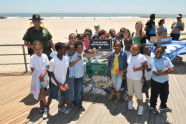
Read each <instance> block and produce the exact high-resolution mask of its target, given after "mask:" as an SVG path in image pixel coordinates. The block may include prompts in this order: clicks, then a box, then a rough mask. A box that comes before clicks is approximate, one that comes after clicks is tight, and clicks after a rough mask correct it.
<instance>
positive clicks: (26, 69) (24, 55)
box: [22, 45, 28, 72]
mask: <svg viewBox="0 0 186 124" xmlns="http://www.w3.org/2000/svg"><path fill="white" fill-rule="evenodd" d="M22 48H23V57H24V63H25V71H26V72H28V68H27V61H26V54H25V47H24V45H22Z"/></svg>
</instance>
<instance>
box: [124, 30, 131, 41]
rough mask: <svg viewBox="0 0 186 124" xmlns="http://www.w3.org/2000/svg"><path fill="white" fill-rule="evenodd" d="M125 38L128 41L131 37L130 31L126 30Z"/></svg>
mask: <svg viewBox="0 0 186 124" xmlns="http://www.w3.org/2000/svg"><path fill="white" fill-rule="evenodd" d="M123 36H124V39H127V38H129V37H130V31H129V29H125V31H124V34H123Z"/></svg>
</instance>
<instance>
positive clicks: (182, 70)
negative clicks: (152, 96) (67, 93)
mask: <svg viewBox="0 0 186 124" xmlns="http://www.w3.org/2000/svg"><path fill="white" fill-rule="evenodd" d="M30 80H31V76H30V75H24V76H1V77H0V124H6V123H12V124H15V123H17V124H21V123H41V124H46V123H49V124H50V123H52V124H53V123H55V124H65V123H72V124H76V123H78V124H128V123H129V124H169V123H171V124H185V123H186V84H185V83H186V56H185V57H184V62H183V63H181V64H179V65H176V68H175V72H174V74H171V75H170V82H169V83H170V95H169V100H168V106H169V107H171V108H172V109H173V112H172V113H160V114H152V113H150V112H149V111H148V109H147V104H145V105H144V106H145V111H144V115H143V116H137V115H136V109H135V110H128V109H127V103H125V102H123V101H120V102H119V103H114V102H111V101H109V100H108V99H107V98H106V97H105V96H97V95H90V94H86V95H84V102H83V105H84V107H85V108H86V111H85V112H82V113H80V112H78V111H76V110H73V111H71V113H70V114H68V115H64V114H62V113H58V112H57V111H58V110H57V101H53V102H52V104H51V107H50V115H49V117H48V119H46V120H43V119H42V118H41V117H42V114H40V113H39V112H38V111H37V107H38V103H37V102H36V101H35V100H34V99H33V98H32V96H30V95H29V87H30ZM134 103H135V106H136V102H135V99H134ZM158 104H159V103H158Z"/></svg>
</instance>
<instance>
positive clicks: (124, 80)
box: [122, 38, 132, 101]
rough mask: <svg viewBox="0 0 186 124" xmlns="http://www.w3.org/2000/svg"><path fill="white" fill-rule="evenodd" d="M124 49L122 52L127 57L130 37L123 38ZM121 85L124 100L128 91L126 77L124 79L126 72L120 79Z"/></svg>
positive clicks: (130, 44) (126, 98)
mask: <svg viewBox="0 0 186 124" xmlns="http://www.w3.org/2000/svg"><path fill="white" fill-rule="evenodd" d="M124 46H125V48H124V50H123V52H124V53H125V54H126V55H127V58H128V57H129V56H130V54H131V52H130V49H131V46H132V39H131V38H127V39H125V40H124ZM122 87H123V88H124V95H123V99H124V101H128V91H127V79H126V73H124V74H123V81H122Z"/></svg>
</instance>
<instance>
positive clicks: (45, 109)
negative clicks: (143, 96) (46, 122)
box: [43, 108, 48, 119]
mask: <svg viewBox="0 0 186 124" xmlns="http://www.w3.org/2000/svg"><path fill="white" fill-rule="evenodd" d="M47 117H48V109H47V108H44V112H43V119H46V118H47Z"/></svg>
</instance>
